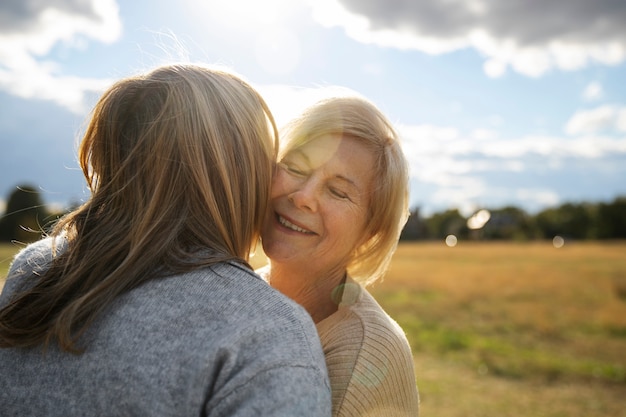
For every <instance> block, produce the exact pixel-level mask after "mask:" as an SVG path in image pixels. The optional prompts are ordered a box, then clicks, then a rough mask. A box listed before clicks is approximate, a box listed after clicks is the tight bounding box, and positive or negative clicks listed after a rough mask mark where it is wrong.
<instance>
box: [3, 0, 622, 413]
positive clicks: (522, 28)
mask: <svg viewBox="0 0 626 417" xmlns="http://www.w3.org/2000/svg"><path fill="white" fill-rule="evenodd" d="M624 22H626V2H625V1H621V0H620V1H614V0H597V1H593V2H591V1H587V0H549V1H544V2H534V1H527V0H412V1H405V0H369V1H365V0H228V1H221V0H220V1H217V0H205V1H201V0H197V1H192V0H181V1H178V2H168V1H164V0H150V1H147V0H136V1H133V2H121V1H119V0H117V1H116V0H47V1H45V2H43V1H40V0H8V1H3V2H2V3H1V4H0V214H1V213H4V214H2V217H0V240H2V241H5V242H11V241H13V242H14V243H5V244H0V266H1V267H2V269H0V285H2V278H3V277H4V276H5V275H6V268H7V267H8V264H9V262H10V260H11V259H12V256H13V254H14V253H15V252H16V251H17V250H19V248H21V247H22V246H23V245H22V244H21V243H15V242H22V243H26V242H28V241H32V240H34V239H37V238H38V237H39V236H40V233H39V230H40V229H41V227H42V226H44V225H45V224H46V223H47V222H49V221H50V220H53V219H54V218H56V217H57V216H58V215H61V214H63V213H64V212H65V211H66V210H68V209H70V208H71V207H73V206H75V205H77V204H80V202H81V201H84V200H85V199H86V198H87V197H88V191H87V190H86V187H85V184H84V179H83V177H82V173H81V171H80V169H78V164H77V161H76V155H75V151H76V144H77V140H78V139H79V138H80V135H81V132H82V129H83V126H84V121H85V119H86V118H87V117H88V114H89V111H90V108H91V106H92V105H93V104H94V103H95V101H96V100H97V98H98V97H99V95H100V94H101V92H102V91H103V90H104V89H105V88H106V87H107V86H109V85H110V84H111V83H112V82H113V81H115V80H116V79H118V78H121V77H124V76H127V75H131V74H133V73H136V72H138V71H144V70H147V69H150V68H152V67H154V66H156V65H160V64H165V63H172V62H181V61H184V62H199V63H205V64H210V65H219V66H225V67H227V68H229V69H231V70H234V71H235V72H237V73H239V74H241V75H242V76H243V77H244V78H246V79H248V81H250V82H251V83H252V84H253V85H254V86H255V87H256V88H258V89H259V90H260V91H261V93H262V94H263V95H264V97H265V98H266V99H267V101H268V103H269V105H270V107H271V108H272V111H273V113H274V115H275V117H276V119H277V121H278V123H279V124H282V123H284V122H286V121H287V120H288V119H289V118H290V117H292V116H294V115H295V114H296V113H297V112H298V111H299V110H300V109H302V108H303V107H304V106H306V105H308V104H311V103H312V102H313V101H315V100H317V99H320V98H323V97H325V96H328V95H331V94H344V93H347V92H349V93H357V94H360V95H363V96H365V97H367V98H368V99H370V100H372V101H373V102H374V103H375V104H376V105H378V106H379V107H380V108H381V109H382V110H383V111H384V112H385V113H386V114H387V116H388V117H389V118H390V119H391V121H392V122H393V123H394V124H395V126H396V127H397V130H398V132H399V133H400V136H401V137H402V144H403V148H404V150H405V152H406V155H407V157H408V158H409V160H410V164H411V209H412V213H411V214H412V215H411V217H410V219H409V223H408V224H407V226H406V228H405V230H404V232H403V235H402V239H403V240H402V243H401V245H400V247H399V249H398V253H397V254H396V256H395V258H394V263H393V265H392V270H391V271H390V273H389V275H388V277H387V278H386V279H385V281H384V282H382V283H381V284H379V285H377V286H376V287H374V288H373V289H372V291H373V292H374V294H375V295H376V297H377V298H378V299H379V300H380V302H381V304H383V306H384V307H385V308H386V309H387V310H388V311H389V312H390V314H391V315H392V316H393V317H394V318H396V319H397V320H398V321H399V322H400V324H401V325H402V326H403V328H405V330H406V331H407V335H408V336H409V340H410V341H411V344H412V347H413V350H414V353H415V361H416V370H417V377H418V385H419V386H420V392H421V394H422V403H423V412H422V414H423V415H425V416H464V417H465V416H496V415H498V416H503V415H516V416H517V415H529V416H626V411H625V408H624V407H623V405H622V404H623V398H624V396H625V395H626V370H625V368H626V354H625V352H626V243H625V241H624V240H623V239H625V238H626V181H625V180H626V25H624ZM31 230H34V231H35V232H32V231H31ZM262 260H263V258H262V254H260V255H259V256H258V257H256V261H255V262H262Z"/></svg>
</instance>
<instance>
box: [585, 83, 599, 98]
mask: <svg viewBox="0 0 626 417" xmlns="http://www.w3.org/2000/svg"><path fill="white" fill-rule="evenodd" d="M603 95H604V89H603V88H602V84H600V83H599V82H597V81H593V82H591V83H589V84H588V85H587V86H586V87H585V90H584V91H583V98H584V99H585V100H587V101H594V100H598V99H601V98H602V96H603Z"/></svg>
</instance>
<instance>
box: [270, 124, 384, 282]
mask: <svg viewBox="0 0 626 417" xmlns="http://www.w3.org/2000/svg"><path fill="white" fill-rule="evenodd" d="M373 166H374V157H373V155H372V153H371V152H370V151H369V150H368V149H367V148H366V147H365V146H364V145H363V144H362V143H360V142H359V141H358V140H356V139H353V138H350V137H343V138H342V137H341V136H337V135H326V136H322V137H320V138H318V139H315V140H313V141H311V142H309V143H307V144H306V145H304V146H302V147H300V148H298V149H296V150H294V151H292V152H290V153H289V154H287V155H286V156H285V157H284V158H283V159H282V161H281V162H280V163H279V165H278V168H277V171H276V174H275V177H274V180H273V184H272V192H271V209H270V213H269V216H268V219H267V221H266V222H265V227H264V229H263V233H262V239H263V249H264V251H265V253H266V254H267V256H268V257H269V258H270V259H271V260H272V263H274V262H276V263H282V264H287V263H289V264H291V265H293V266H296V267H299V268H306V269H309V270H310V269H311V268H315V269H316V270H318V271H320V272H328V273H341V274H343V271H345V269H346V266H347V264H348V262H349V261H350V257H351V255H352V253H353V251H354V249H355V248H356V247H357V246H358V245H360V244H361V243H363V241H364V239H365V226H366V221H367V217H368V216H367V214H368V208H369V199H370V190H371V188H372V185H373V180H374V179H373V173H372V172H373Z"/></svg>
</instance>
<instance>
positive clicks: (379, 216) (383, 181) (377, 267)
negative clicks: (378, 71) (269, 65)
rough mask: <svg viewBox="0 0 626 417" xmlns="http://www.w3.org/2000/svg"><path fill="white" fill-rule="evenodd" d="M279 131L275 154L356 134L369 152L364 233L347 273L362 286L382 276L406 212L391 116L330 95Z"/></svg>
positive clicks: (403, 168)
mask: <svg viewBox="0 0 626 417" xmlns="http://www.w3.org/2000/svg"><path fill="white" fill-rule="evenodd" d="M281 133H282V139H283V143H282V144H281V146H282V147H281V150H280V152H279V156H278V159H279V160H282V159H283V158H284V157H285V156H286V155H288V154H290V153H292V152H294V151H296V150H298V149H300V148H301V147H302V146H304V145H306V144H307V143H309V142H311V141H314V140H315V139H317V138H319V137H322V136H326V135H334V136H337V137H351V138H354V139H357V140H358V141H359V142H360V143H361V144H363V145H364V146H365V147H366V148H367V149H369V150H370V152H371V153H372V155H374V158H375V160H376V163H375V165H374V166H373V167H372V169H373V173H374V175H373V178H374V188H373V189H372V190H370V191H371V192H370V200H369V205H368V207H369V210H368V220H367V224H366V229H365V230H364V231H363V233H364V237H368V238H367V239H365V242H364V243H363V244H361V245H360V246H359V247H357V248H355V249H354V252H353V255H352V258H351V260H350V262H349V264H348V273H349V274H350V276H351V277H352V278H354V279H355V280H356V281H358V282H360V283H361V284H363V285H364V286H367V285H370V284H372V283H373V282H375V281H376V280H378V279H380V278H382V277H383V276H384V274H385V272H386V271H387V269H388V267H389V262H390V261H391V257H392V256H393V253H394V252H395V250H396V247H397V245H398V240H399V238H400V233H401V231H402V228H403V227H404V225H405V223H406V221H407V219H408V215H409V207H408V180H409V170H408V163H407V161H406V158H405V156H404V154H403V152H402V148H401V146H400V142H399V139H398V136H397V133H396V131H395V129H394V128H393V126H392V124H391V122H389V120H388V119H387V118H386V117H385V115H384V114H383V113H382V112H381V111H380V110H379V109H378V108H377V107H376V106H375V105H374V104H373V103H371V102H369V101H368V100H366V99H364V98H361V97H333V98H328V99H324V100H321V101H319V102H317V103H316V104H314V105H312V106H310V107H308V108H307V109H306V110H305V111H304V112H303V113H302V114H301V115H300V116H299V117H297V118H295V119H293V120H292V121H290V122H289V123H288V124H287V125H286V126H285V128H284V129H283V131H282V132H281Z"/></svg>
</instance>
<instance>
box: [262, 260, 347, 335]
mask: <svg viewBox="0 0 626 417" xmlns="http://www.w3.org/2000/svg"><path fill="white" fill-rule="evenodd" d="M345 276H346V272H345V270H336V271H311V270H309V271H303V268H302V266H299V267H298V268H295V267H294V268H291V267H289V266H287V265H282V264H276V263H273V262H272V263H270V272H269V282H270V285H271V286H272V287H274V288H276V289H277V290H278V291H280V292H281V293H283V294H284V295H286V296H287V297H289V298H291V299H292V300H294V301H295V302H297V303H298V304H300V305H301V306H302V307H304V308H305V309H306V311H308V313H309V314H310V315H311V317H312V318H313V321H314V322H315V323H316V324H317V323H319V322H320V321H322V320H324V319H325V318H326V317H328V316H330V315H331V314H333V313H334V312H336V311H337V308H338V303H339V300H340V299H341V295H340V294H334V293H333V292H336V289H337V287H338V286H339V285H341V284H342V283H343V282H344V280H345Z"/></svg>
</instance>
